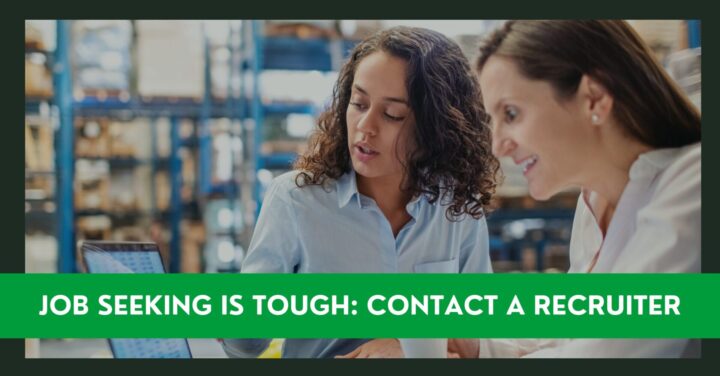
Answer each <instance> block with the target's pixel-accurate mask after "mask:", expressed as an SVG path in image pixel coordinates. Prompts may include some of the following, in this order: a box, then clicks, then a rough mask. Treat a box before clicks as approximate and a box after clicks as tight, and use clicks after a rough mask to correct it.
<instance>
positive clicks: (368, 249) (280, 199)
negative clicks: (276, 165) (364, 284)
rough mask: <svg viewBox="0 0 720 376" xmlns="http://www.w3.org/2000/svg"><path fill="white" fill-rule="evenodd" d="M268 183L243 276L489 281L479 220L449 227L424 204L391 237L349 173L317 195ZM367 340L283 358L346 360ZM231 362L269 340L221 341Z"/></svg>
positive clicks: (299, 344)
mask: <svg viewBox="0 0 720 376" xmlns="http://www.w3.org/2000/svg"><path fill="white" fill-rule="evenodd" d="M297 174H298V172H297V171H291V172H288V173H285V174H283V175H280V176H278V177H277V178H275V179H274V180H273V182H272V184H271V185H270V187H268V190H267V193H266V196H265V199H264V202H263V207H262V210H261V211H260V217H259V218H258V222H257V225H256V226H255V232H254V233H253V238H252V241H251V243H250V247H249V249H248V253H247V256H246V257H245V260H244V261H243V263H242V270H241V271H242V272H243V273H413V272H414V273H458V272H459V273H491V272H492V267H491V263H490V256H489V251H488V249H489V244H488V231H487V224H486V222H485V218H484V217H483V218H481V219H473V218H472V217H470V216H465V217H463V218H461V220H459V221H456V222H452V221H450V220H448V219H447V217H446V216H445V212H446V209H447V206H446V205H444V204H441V203H440V202H439V201H440V200H438V201H437V202H435V203H434V204H431V203H429V202H428V201H427V198H426V197H425V196H420V197H418V198H415V199H413V200H412V201H410V202H409V203H408V204H407V207H406V209H407V212H408V213H409V214H410V216H411V219H410V221H409V222H408V223H407V224H406V225H405V226H404V227H403V228H402V229H401V230H400V232H399V233H398V234H397V237H396V236H394V235H393V232H392V227H391V226H390V222H389V221H388V220H387V218H385V216H384V215H383V214H382V212H381V211H380V208H379V207H378V206H377V204H376V203H375V201H374V200H373V199H371V198H369V197H367V196H364V195H362V194H360V193H359V192H358V190H357V183H356V176H355V172H354V171H351V172H349V173H346V174H344V175H343V176H341V177H340V178H339V179H338V180H337V181H331V182H328V183H326V185H325V186H324V187H321V186H317V185H311V186H304V187H302V188H299V187H297V186H296V185H295V176H297ZM366 341H368V340H367V339H287V340H286V341H285V343H284V346H283V357H288V358H296V357H299V358H316V357H333V356H335V355H340V354H346V353H348V352H350V351H352V350H354V349H355V348H356V347H358V346H359V345H361V344H362V343H364V342H366ZM224 343H225V350H226V351H227V353H228V354H229V355H230V356H238V357H254V356H257V355H259V354H260V353H262V351H263V350H264V349H265V348H266V347H267V345H268V344H269V343H270V339H243V340H234V339H227V340H225V342H224Z"/></svg>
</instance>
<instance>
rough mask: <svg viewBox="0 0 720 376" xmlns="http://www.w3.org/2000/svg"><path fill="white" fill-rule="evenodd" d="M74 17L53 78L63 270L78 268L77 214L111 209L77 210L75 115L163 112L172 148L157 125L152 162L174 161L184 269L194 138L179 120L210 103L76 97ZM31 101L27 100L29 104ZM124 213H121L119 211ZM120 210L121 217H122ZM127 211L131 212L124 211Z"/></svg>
mask: <svg viewBox="0 0 720 376" xmlns="http://www.w3.org/2000/svg"><path fill="white" fill-rule="evenodd" d="M70 27H71V21H67V20H58V21H57V46H56V50H55V58H54V68H53V80H54V87H55V93H54V102H55V103H56V105H57V107H58V113H59V120H60V121H59V122H60V126H59V129H58V131H57V133H58V135H57V136H58V137H57V142H56V160H57V161H56V166H57V168H56V169H57V172H58V173H57V195H56V200H57V216H58V217H57V221H58V229H57V238H58V250H59V257H58V271H59V272H61V273H72V272H75V271H76V252H75V249H76V245H75V217H76V215H89V214H108V213H104V212H84V211H79V212H75V209H74V202H73V179H74V125H73V118H74V116H75V115H82V116H115V117H120V118H123V117H133V116H148V117H150V118H151V121H152V125H154V124H155V121H156V120H157V118H159V117H169V118H170V123H171V126H170V134H171V153H170V157H169V158H168V159H167V160H164V159H162V158H158V157H157V149H156V148H155V141H156V138H157V134H156V133H155V127H154V126H153V127H152V129H153V130H152V133H151V134H152V137H153V157H152V159H151V161H150V163H151V165H152V170H153V176H154V173H155V171H157V170H158V169H159V168H161V167H163V165H166V164H167V165H168V167H169V170H170V181H171V197H170V208H169V210H168V213H167V216H168V217H169V218H168V219H169V223H170V232H171V241H170V271H171V272H178V271H179V270H180V222H181V220H182V216H183V203H182V200H181V197H180V187H181V185H182V175H181V171H182V161H181V159H180V155H179V150H180V148H181V147H182V146H192V145H194V144H195V143H196V142H195V141H194V140H182V139H181V138H180V132H179V126H180V125H179V121H180V119H182V118H197V117H199V116H201V114H202V111H203V110H204V108H202V107H201V105H200V103H199V102H198V101H193V100H189V101H188V100H175V99H148V98H130V99H128V100H121V99H118V98H107V99H101V98H96V97H86V98H84V99H83V100H81V101H74V100H73V95H72V67H71V65H70V56H69V53H70V34H71V31H70V30H71V29H70ZM27 106H28V104H27V103H26V107H27ZM209 111H210V113H222V112H223V111H224V109H223V108H220V106H210V110H209ZM109 161H110V162H111V163H119V164H121V165H124V166H128V165H134V164H138V163H147V161H140V160H134V159H127V160H122V159H117V160H115V159H112V158H111V159H109ZM152 191H153V192H152V193H151V195H152V198H151V202H152V205H153V206H152V208H153V209H152V212H151V214H152V215H157V214H160V215H162V214H163V213H157V211H156V198H155V197H154V196H155V192H154V189H153V190H152ZM126 214H128V215H127V216H132V215H144V214H146V213H141V212H138V213H126ZM118 215H119V214H118ZM118 215H116V217H117V216H118ZM120 216H126V215H124V214H123V215H120Z"/></svg>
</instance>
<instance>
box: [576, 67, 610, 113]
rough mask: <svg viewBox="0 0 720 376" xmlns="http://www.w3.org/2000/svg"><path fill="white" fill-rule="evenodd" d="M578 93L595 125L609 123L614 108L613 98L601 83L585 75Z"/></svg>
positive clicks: (585, 110)
mask: <svg viewBox="0 0 720 376" xmlns="http://www.w3.org/2000/svg"><path fill="white" fill-rule="evenodd" d="M578 93H579V94H580V96H581V98H582V101H583V110H584V112H586V114H587V118H588V120H589V121H590V123H592V124H593V125H601V124H604V123H607V121H608V120H609V117H610V115H611V114H612V108H613V97H612V96H611V95H610V92H609V91H608V90H607V89H606V88H605V86H603V84H602V83H600V81H598V80H597V79H595V78H593V77H592V76H590V75H587V74H584V75H583V76H582V78H581V80H580V86H579V87H578Z"/></svg>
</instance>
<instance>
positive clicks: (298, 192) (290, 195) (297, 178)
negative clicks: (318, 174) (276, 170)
mask: <svg viewBox="0 0 720 376" xmlns="http://www.w3.org/2000/svg"><path fill="white" fill-rule="evenodd" d="M308 177H309V176H308V175H307V173H305V172H303V171H301V170H292V171H288V172H285V173H283V174H281V175H278V176H276V177H275V178H273V180H272V183H271V184H270V187H269V189H268V192H269V193H271V194H272V195H274V196H278V197H279V198H281V199H284V200H286V201H295V202H297V201H303V202H304V201H308V200H317V199H318V197H320V198H323V197H324V196H327V195H328V194H332V193H333V192H335V191H336V182H335V180H329V181H327V182H325V183H324V184H322V185H317V184H303V182H304V181H305V180H306V179H307V178H308Z"/></svg>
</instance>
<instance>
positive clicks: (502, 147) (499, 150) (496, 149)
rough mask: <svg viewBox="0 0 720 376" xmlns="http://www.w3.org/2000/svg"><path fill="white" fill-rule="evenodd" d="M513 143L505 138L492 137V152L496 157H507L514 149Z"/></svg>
mask: <svg viewBox="0 0 720 376" xmlns="http://www.w3.org/2000/svg"><path fill="white" fill-rule="evenodd" d="M515 145H516V144H515V142H513V141H512V140H511V139H509V138H506V137H493V142H492V151H493V154H495V156H496V157H505V156H507V155H508V154H509V153H510V152H511V151H512V150H513V149H514V148H515Z"/></svg>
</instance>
